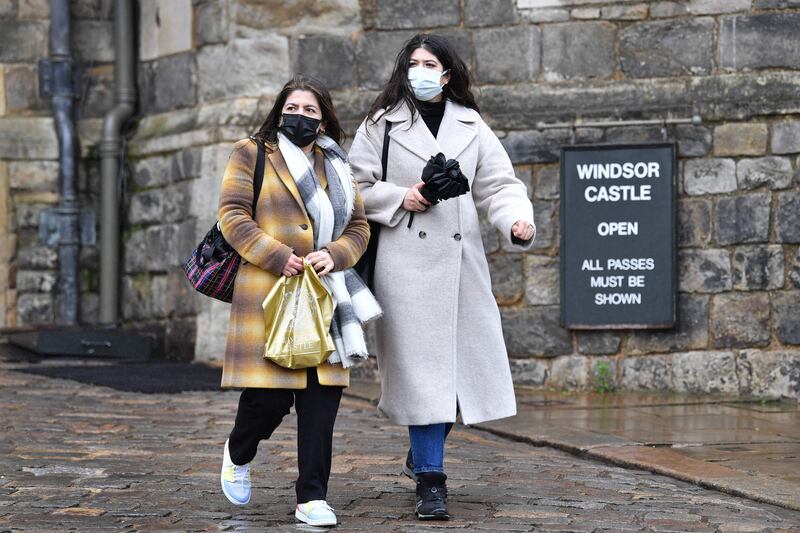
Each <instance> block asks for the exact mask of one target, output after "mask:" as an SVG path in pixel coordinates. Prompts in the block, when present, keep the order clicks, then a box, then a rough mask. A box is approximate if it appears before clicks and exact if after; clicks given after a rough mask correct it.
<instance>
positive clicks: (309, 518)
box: [294, 500, 336, 526]
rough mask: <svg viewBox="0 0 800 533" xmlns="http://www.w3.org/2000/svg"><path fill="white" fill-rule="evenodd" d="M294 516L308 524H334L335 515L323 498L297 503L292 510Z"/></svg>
mask: <svg viewBox="0 0 800 533" xmlns="http://www.w3.org/2000/svg"><path fill="white" fill-rule="evenodd" d="M294 517H295V518H297V519H298V520H300V521H301V522H305V523H306V524H308V525H310V526H335V525H336V515H335V514H333V507H331V506H330V505H328V502H326V501H325V500H311V501H310V502H306V503H298V504H297V509H295V511H294Z"/></svg>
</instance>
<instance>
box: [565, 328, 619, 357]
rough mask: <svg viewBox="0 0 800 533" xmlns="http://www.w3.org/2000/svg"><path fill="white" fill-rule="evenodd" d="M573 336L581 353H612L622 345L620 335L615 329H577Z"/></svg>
mask: <svg viewBox="0 0 800 533" xmlns="http://www.w3.org/2000/svg"><path fill="white" fill-rule="evenodd" d="M575 338H576V340H577V346H578V353H581V354H591V355H614V354H616V353H619V349H620V346H621V345H622V335H621V334H619V333H617V332H616V331H578V332H576V334H575Z"/></svg>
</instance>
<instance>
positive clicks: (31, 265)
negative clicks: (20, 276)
mask: <svg viewBox="0 0 800 533" xmlns="http://www.w3.org/2000/svg"><path fill="white" fill-rule="evenodd" d="M17 268H19V269H26V268H28V269H32V270H40V269H50V270H55V269H56V268H58V251H57V250H56V249H55V248H51V247H49V246H42V245H41V244H33V245H29V246H23V247H21V248H20V249H18V250H17Z"/></svg>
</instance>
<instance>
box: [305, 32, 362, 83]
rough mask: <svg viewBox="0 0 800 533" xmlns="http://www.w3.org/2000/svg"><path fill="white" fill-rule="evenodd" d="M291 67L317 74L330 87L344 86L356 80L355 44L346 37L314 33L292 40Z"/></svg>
mask: <svg viewBox="0 0 800 533" xmlns="http://www.w3.org/2000/svg"><path fill="white" fill-rule="evenodd" d="M292 59H293V66H294V71H295V72H297V73H301V74H307V75H310V76H314V77H315V78H319V79H320V80H322V82H323V83H325V84H326V85H327V86H328V88H329V89H343V88H346V87H350V86H351V85H353V83H354V81H355V76H354V70H353V69H354V66H355V46H354V45H353V42H352V40H350V39H349V38H347V37H337V36H335V35H314V36H307V37H302V38H298V39H293V41H292Z"/></svg>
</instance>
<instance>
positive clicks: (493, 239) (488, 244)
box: [481, 218, 500, 254]
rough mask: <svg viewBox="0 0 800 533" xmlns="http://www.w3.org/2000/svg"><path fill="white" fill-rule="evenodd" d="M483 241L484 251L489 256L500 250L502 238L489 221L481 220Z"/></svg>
mask: <svg viewBox="0 0 800 533" xmlns="http://www.w3.org/2000/svg"><path fill="white" fill-rule="evenodd" d="M481 240H482V241H483V250H484V252H486V253H487V254H493V253H495V252H496V251H498V250H499V249H500V236H499V235H498V234H497V230H496V229H494V226H492V225H491V224H490V223H489V221H488V220H486V219H485V218H481Z"/></svg>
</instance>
